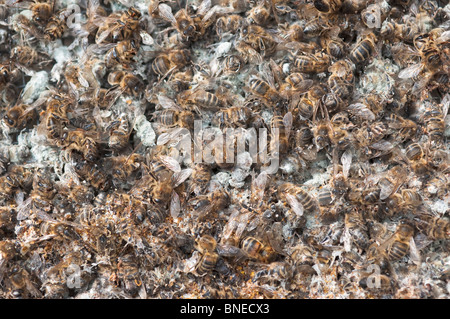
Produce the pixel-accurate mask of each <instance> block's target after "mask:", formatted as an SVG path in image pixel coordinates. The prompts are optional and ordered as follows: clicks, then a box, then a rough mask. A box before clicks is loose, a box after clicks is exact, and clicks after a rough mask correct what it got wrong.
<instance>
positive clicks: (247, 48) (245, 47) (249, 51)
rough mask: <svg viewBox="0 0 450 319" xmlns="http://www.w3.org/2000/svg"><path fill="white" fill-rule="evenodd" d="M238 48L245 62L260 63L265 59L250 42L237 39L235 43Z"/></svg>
mask: <svg viewBox="0 0 450 319" xmlns="http://www.w3.org/2000/svg"><path fill="white" fill-rule="evenodd" d="M235 48H236V50H237V51H238V53H239V54H240V57H241V58H242V61H243V62H244V63H248V62H250V63H255V64H260V63H262V61H263V58H262V56H261V54H260V53H259V52H258V51H257V50H256V49H254V48H253V47H252V46H251V45H250V44H248V43H246V42H244V41H237V42H236V45H235Z"/></svg>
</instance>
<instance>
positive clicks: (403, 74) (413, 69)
mask: <svg viewBox="0 0 450 319" xmlns="http://www.w3.org/2000/svg"><path fill="white" fill-rule="evenodd" d="M423 67H424V65H423V64H422V63H416V64H413V65H410V66H408V67H407V68H405V69H403V70H401V71H400V72H399V73H398V77H399V78H400V79H410V78H413V77H416V76H418V75H419V74H420V72H421V71H422V69H423Z"/></svg>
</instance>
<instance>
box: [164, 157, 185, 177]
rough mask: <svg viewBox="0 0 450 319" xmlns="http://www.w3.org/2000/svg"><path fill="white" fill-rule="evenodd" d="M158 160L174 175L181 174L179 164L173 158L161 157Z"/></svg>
mask: <svg viewBox="0 0 450 319" xmlns="http://www.w3.org/2000/svg"><path fill="white" fill-rule="evenodd" d="M159 160H160V161H161V162H162V163H163V164H164V166H166V167H167V168H168V169H170V170H171V171H173V172H174V173H179V172H181V166H180V163H178V161H177V160H176V159H175V158H173V157H171V156H165V155H162V156H160V157H159Z"/></svg>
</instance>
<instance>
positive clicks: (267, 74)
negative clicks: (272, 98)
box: [261, 63, 275, 88]
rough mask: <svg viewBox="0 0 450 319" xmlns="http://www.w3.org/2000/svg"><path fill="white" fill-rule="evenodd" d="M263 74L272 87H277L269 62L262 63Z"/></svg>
mask: <svg viewBox="0 0 450 319" xmlns="http://www.w3.org/2000/svg"><path fill="white" fill-rule="evenodd" d="M261 75H262V77H263V79H264V80H266V81H267V83H269V85H270V86H271V87H273V88H274V87H275V80H274V77H273V73H272V70H271V69H270V66H269V63H263V64H261Z"/></svg>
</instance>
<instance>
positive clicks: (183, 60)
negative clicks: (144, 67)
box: [152, 49, 191, 76]
mask: <svg viewBox="0 0 450 319" xmlns="http://www.w3.org/2000/svg"><path fill="white" fill-rule="evenodd" d="M190 61H191V56H190V52H189V50H186V49H175V50H170V51H168V52H162V53H161V54H159V55H158V56H157V57H156V58H155V59H154V60H153V62H152V70H153V72H154V73H155V74H159V75H160V76H166V75H167V74H169V73H170V72H172V71H174V70H176V69H181V68H182V67H184V66H185V65H187V64H188V63H189V62H190Z"/></svg>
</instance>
